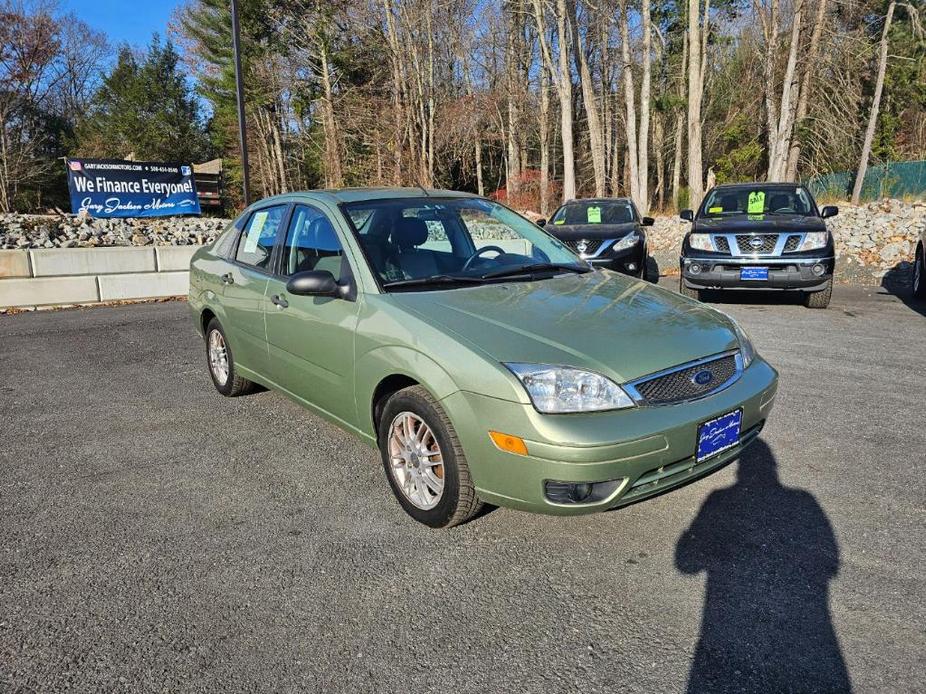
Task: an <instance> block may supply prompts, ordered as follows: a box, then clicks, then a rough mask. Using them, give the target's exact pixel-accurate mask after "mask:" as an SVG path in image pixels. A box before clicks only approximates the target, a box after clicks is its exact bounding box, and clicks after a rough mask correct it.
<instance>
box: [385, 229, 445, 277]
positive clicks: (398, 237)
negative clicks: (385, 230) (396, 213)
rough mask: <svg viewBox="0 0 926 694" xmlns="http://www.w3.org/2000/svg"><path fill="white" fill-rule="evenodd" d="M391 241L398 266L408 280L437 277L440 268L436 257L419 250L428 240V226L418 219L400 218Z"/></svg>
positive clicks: (393, 230) (428, 252)
mask: <svg viewBox="0 0 926 694" xmlns="http://www.w3.org/2000/svg"><path fill="white" fill-rule="evenodd" d="M391 240H392V243H393V245H394V246H395V248H396V251H397V253H396V257H395V261H396V265H398V267H399V269H400V270H401V271H402V274H403V275H404V276H405V278H406V279H418V278H421V277H430V276H431V275H436V274H437V273H438V272H439V271H440V268H439V267H438V266H437V260H436V259H435V258H434V255H433V254H432V253H431V252H430V251H427V250H423V249H420V248H418V246H420V245H421V244H423V243H425V242H426V241H427V240H428V225H427V223H426V222H425V221H424V220H423V219H418V218H417V217H399V219H398V220H396V223H395V226H394V227H393V229H392V236H391Z"/></svg>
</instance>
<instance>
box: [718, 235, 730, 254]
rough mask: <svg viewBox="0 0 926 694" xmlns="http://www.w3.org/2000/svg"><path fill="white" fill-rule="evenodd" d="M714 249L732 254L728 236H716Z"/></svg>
mask: <svg viewBox="0 0 926 694" xmlns="http://www.w3.org/2000/svg"><path fill="white" fill-rule="evenodd" d="M714 247H715V248H716V249H717V250H718V251H720V252H721V253H729V252H730V244H729V243H728V242H727V237H726V236H715V237H714Z"/></svg>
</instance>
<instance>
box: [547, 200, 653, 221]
mask: <svg viewBox="0 0 926 694" xmlns="http://www.w3.org/2000/svg"><path fill="white" fill-rule="evenodd" d="M636 219H637V214H636V210H634V208H633V203H631V202H630V201H629V200H588V201H584V202H583V201H577V202H570V203H568V204H566V205H563V206H562V207H560V208H559V209H558V210H557V211H556V214H554V215H553V219H552V222H553V224H556V225H560V224H570V225H572V224H627V223H628V222H634V221H636Z"/></svg>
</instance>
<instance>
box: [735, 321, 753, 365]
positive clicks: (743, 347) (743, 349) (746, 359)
mask: <svg viewBox="0 0 926 694" xmlns="http://www.w3.org/2000/svg"><path fill="white" fill-rule="evenodd" d="M730 320H732V321H733V329H734V330H735V331H736V339H737V341H738V342H739V343H740V354H742V355H743V368H744V369H745V368H746V367H748V366H749V365H750V364H752V360H753V359H755V358H756V348H755V347H753V346H752V340H750V339H749V335H747V334H746V331H745V330H743V329H742V328H741V327H740V325H739V323H737V322H736V321H735V320H733V319H732V318H731V319H730Z"/></svg>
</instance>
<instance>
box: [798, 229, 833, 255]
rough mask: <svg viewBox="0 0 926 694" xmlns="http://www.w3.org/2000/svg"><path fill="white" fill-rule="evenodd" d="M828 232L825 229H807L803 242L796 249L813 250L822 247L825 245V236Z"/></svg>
mask: <svg viewBox="0 0 926 694" xmlns="http://www.w3.org/2000/svg"><path fill="white" fill-rule="evenodd" d="M828 236H829V233H828V232H826V231H809V232H807V233H806V234H804V242H803V243H802V244H801V247H800V248H798V249H797V250H799V251H813V250H816V249H818V248H823V247H825V246H826V241H827V237H828Z"/></svg>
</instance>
